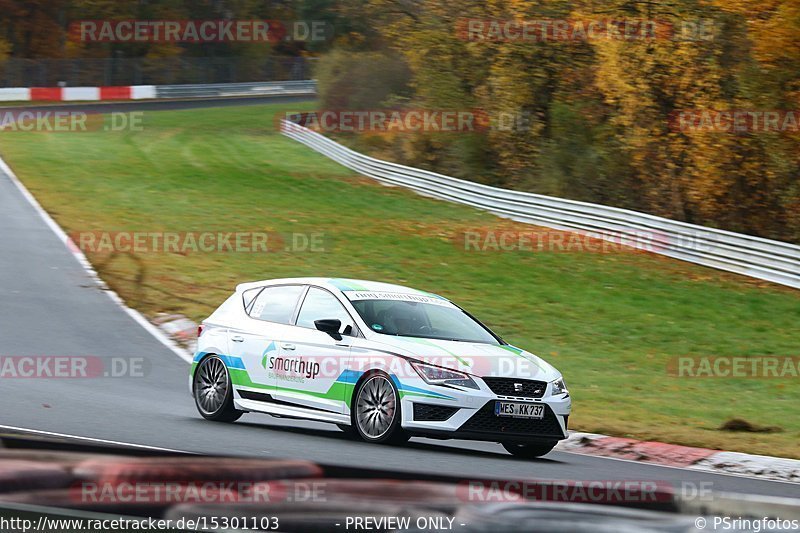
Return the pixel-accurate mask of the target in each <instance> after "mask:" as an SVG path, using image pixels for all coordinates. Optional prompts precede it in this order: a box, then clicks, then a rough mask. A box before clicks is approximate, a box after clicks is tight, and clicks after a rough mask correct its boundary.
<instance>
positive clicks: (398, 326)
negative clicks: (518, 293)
mask: <svg viewBox="0 0 800 533" xmlns="http://www.w3.org/2000/svg"><path fill="white" fill-rule="evenodd" d="M352 303H353V307H355V308H356V311H357V312H358V314H359V315H360V316H361V318H362V319H364V322H366V324H367V326H368V327H369V328H370V329H371V330H372V331H374V332H376V333H380V334H382V335H396V336H398V337H417V338H422V339H442V340H449V341H459V342H480V343H485V344H500V343H499V342H498V340H497V338H496V337H495V336H494V335H492V334H491V333H490V332H489V330H487V329H486V328H485V327H484V326H483V325H482V324H481V323H479V322H478V321H476V320H475V319H474V318H472V317H471V316H469V315H468V314H467V313H465V312H464V311H462V310H461V309H459V308H458V307H456V306H455V305H453V304H450V303H449V302H444V301H443V302H442V303H436V304H434V303H422V302H402V301H396V300H357V301H354V302H352Z"/></svg>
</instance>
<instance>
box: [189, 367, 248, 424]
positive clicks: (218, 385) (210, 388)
mask: <svg viewBox="0 0 800 533" xmlns="http://www.w3.org/2000/svg"><path fill="white" fill-rule="evenodd" d="M192 393H193V395H194V403H195V405H196V406H197V410H198V411H199V412H200V414H201V415H202V416H203V418H205V419H206V420H213V421H214V422H234V421H236V420H238V419H239V418H240V417H241V416H242V415H243V414H244V412H243V411H239V410H237V409H236V408H235V407H234V406H233V386H232V384H231V376H230V374H229V373H228V367H227V366H225V363H224V362H223V361H222V359H220V358H219V357H217V356H216V355H211V356H208V357H206V358H205V359H203V360H202V361H200V364H199V365H198V366H197V369H196V370H195V372H194V380H193V381H192Z"/></svg>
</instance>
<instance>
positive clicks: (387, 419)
mask: <svg viewBox="0 0 800 533" xmlns="http://www.w3.org/2000/svg"><path fill="white" fill-rule="evenodd" d="M351 412H352V417H353V427H355V429H356V432H357V433H358V435H359V436H360V437H361V438H362V439H364V440H365V441H367V442H378V443H401V442H405V441H407V440H408V434H407V433H406V432H405V431H403V428H402V427H401V426H400V420H401V416H400V394H398V392H397V387H395V385H394V383H392V380H391V379H390V378H389V376H387V375H386V374H384V373H383V372H376V373H374V374H371V375H369V376H368V377H367V378H365V379H364V380H363V381H362V382H361V384H360V385H359V387H358V389H356V392H355V394H354V400H353V408H352V409H351Z"/></svg>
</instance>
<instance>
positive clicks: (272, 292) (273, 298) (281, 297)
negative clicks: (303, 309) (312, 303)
mask: <svg viewBox="0 0 800 533" xmlns="http://www.w3.org/2000/svg"><path fill="white" fill-rule="evenodd" d="M302 292H303V287H302V285H281V286H279V287H267V288H265V289H264V290H263V291H261V294H259V295H258V297H257V298H256V301H255V302H254V303H253V308H252V309H251V310H250V316H251V317H253V318H258V319H261V320H269V321H270V322H280V323H282V324H288V323H290V322H291V320H292V313H293V312H294V308H295V307H296V306H297V299H298V298H299V297H300V294H301V293H302Z"/></svg>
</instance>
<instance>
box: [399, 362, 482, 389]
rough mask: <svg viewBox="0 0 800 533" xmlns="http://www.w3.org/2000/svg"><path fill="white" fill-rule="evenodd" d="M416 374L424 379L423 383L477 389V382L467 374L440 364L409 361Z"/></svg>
mask: <svg viewBox="0 0 800 533" xmlns="http://www.w3.org/2000/svg"><path fill="white" fill-rule="evenodd" d="M409 362H410V363H411V366H412V367H414V370H416V371H417V374H419V376H420V377H421V378H422V379H424V380H425V383H430V384H431V385H456V386H459V387H469V388H470V389H479V388H480V387H478V384H477V383H475V382H474V381H473V380H472V378H471V377H469V375H468V374H465V373H463V372H457V371H455V370H448V369H446V368H442V367H440V366H433V365H429V364H426V363H418V362H416V361H409Z"/></svg>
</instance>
